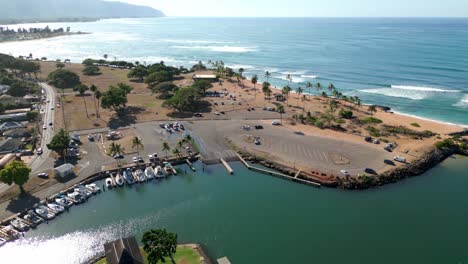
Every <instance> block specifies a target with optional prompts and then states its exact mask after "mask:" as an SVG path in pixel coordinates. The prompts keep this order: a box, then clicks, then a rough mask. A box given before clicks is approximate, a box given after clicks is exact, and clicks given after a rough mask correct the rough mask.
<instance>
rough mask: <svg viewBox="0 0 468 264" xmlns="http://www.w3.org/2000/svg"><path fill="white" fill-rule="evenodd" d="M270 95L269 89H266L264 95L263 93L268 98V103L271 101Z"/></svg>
mask: <svg viewBox="0 0 468 264" xmlns="http://www.w3.org/2000/svg"><path fill="white" fill-rule="evenodd" d="M271 93H272V91H271V89H270V88H268V89H267V90H266V93H265V95H266V96H267V97H268V101H270V100H271Z"/></svg>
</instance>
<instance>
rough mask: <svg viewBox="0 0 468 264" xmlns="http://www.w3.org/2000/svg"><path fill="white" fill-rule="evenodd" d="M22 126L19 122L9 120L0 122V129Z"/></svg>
mask: <svg viewBox="0 0 468 264" xmlns="http://www.w3.org/2000/svg"><path fill="white" fill-rule="evenodd" d="M20 127H24V126H23V125H22V124H21V123H18V122H14V121H9V122H4V123H1V124H0V131H5V130H10V129H15V128H20Z"/></svg>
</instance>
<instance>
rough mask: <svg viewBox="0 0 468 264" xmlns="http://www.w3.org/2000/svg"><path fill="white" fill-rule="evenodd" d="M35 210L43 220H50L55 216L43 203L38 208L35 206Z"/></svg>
mask: <svg viewBox="0 0 468 264" xmlns="http://www.w3.org/2000/svg"><path fill="white" fill-rule="evenodd" d="M35 212H36V214H38V215H39V216H40V217H42V218H43V219H44V220H52V219H54V217H55V214H54V213H53V212H52V211H51V210H49V209H48V208H47V207H46V206H44V205H41V206H39V207H38V208H36V211H35Z"/></svg>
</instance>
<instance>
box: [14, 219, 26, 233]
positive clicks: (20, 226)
mask: <svg viewBox="0 0 468 264" xmlns="http://www.w3.org/2000/svg"><path fill="white" fill-rule="evenodd" d="M10 225H12V226H13V227H14V228H15V229H16V230H18V231H20V232H25V231H28V229H29V228H30V226H29V225H28V224H26V223H25V222H23V221H22V220H21V219H19V218H15V219H13V220H11V221H10Z"/></svg>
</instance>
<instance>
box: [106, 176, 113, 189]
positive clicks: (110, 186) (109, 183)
mask: <svg viewBox="0 0 468 264" xmlns="http://www.w3.org/2000/svg"><path fill="white" fill-rule="evenodd" d="M106 187H107V188H108V189H110V188H112V179H111V178H106Z"/></svg>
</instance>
